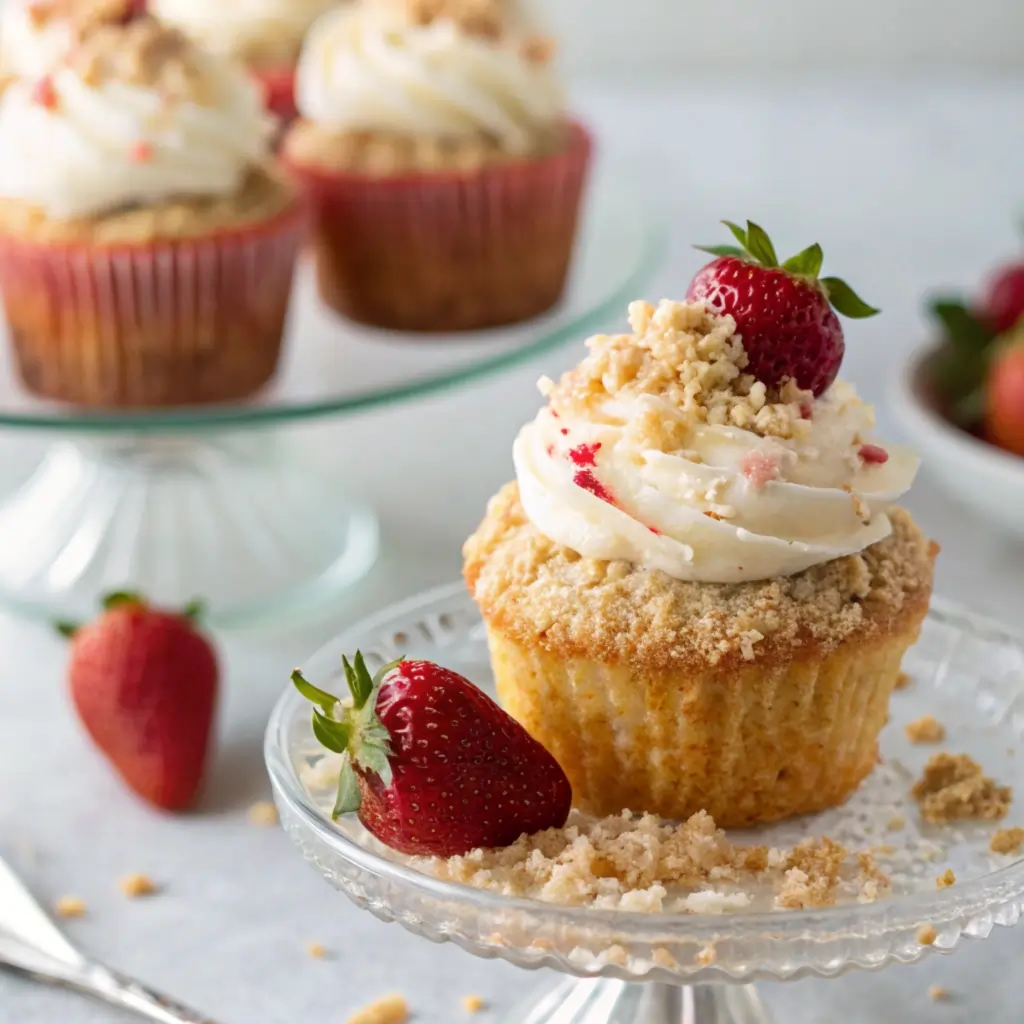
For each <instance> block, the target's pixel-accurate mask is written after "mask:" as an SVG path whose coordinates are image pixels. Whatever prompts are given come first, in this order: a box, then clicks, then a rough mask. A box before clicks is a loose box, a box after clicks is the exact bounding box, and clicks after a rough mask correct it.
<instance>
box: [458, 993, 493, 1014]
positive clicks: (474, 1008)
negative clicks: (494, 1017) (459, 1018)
mask: <svg viewBox="0 0 1024 1024" xmlns="http://www.w3.org/2000/svg"><path fill="white" fill-rule="evenodd" d="M459 1001H460V1003H461V1004H462V1008H463V1010H465V1011H466V1013H481V1012H483V1011H484V1010H486V1009H487V1003H486V1002H485V1001H484V999H483V997H482V996H474V995H469V996H463V997H462V999H461V1000H459Z"/></svg>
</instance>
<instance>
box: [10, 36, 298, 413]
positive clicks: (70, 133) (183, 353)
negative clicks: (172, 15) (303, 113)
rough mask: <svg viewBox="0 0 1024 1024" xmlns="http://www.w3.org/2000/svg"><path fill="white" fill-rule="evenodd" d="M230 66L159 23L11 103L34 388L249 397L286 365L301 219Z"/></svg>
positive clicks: (20, 88) (114, 401) (14, 250)
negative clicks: (283, 355)
mask: <svg viewBox="0 0 1024 1024" xmlns="http://www.w3.org/2000/svg"><path fill="white" fill-rule="evenodd" d="M272 131H273V123H272V119H271V118H270V117H269V115H267V114H266V113H265V112H264V111H263V108H262V104H261V100H260V96H259V93H258V89H257V88H256V86H255V85H254V84H253V83H252V82H251V81H250V80H249V78H248V77H247V76H246V75H245V73H244V72H243V71H241V70H240V69H237V68H236V67H235V66H234V65H232V64H230V63H227V62H223V61H221V60H219V59H217V58H214V57H212V56H210V55H208V54H206V53H204V52H202V51H200V50H199V49H197V48H196V47H195V46H193V45H192V44H191V43H190V42H189V41H188V40H187V39H186V38H185V37H184V36H183V35H181V34H180V33H178V32H176V31H174V30H171V29H166V28H164V27H162V26H161V25H159V24H158V23H157V22H155V21H153V20H151V19H146V18H143V19H138V20H134V21H132V22H130V23H129V24H127V25H124V26H116V27H115V26H108V27H104V28H100V29H97V30H95V31H94V32H92V33H91V34H90V35H89V36H88V38H86V39H85V40H84V41H83V42H82V43H81V44H80V45H79V46H78V47H77V48H76V49H75V50H74V51H73V52H72V54H71V55H70V56H69V57H68V58H67V59H66V61H65V62H64V63H63V64H61V65H60V66H59V67H57V68H56V69H55V70H54V71H53V72H52V73H51V74H48V75H45V76H44V77H42V78H39V79H37V80H35V81H32V82H29V81H19V82H15V83H14V84H13V85H11V86H10V87H9V88H8V89H7V91H6V92H5V93H4V96H3V99H2V101H0V289H2V292H3V297H4V303H5V306H6V312H7V319H8V321H9V323H10V335H11V339H12V342H13V345H14V351H15V356H16V362H17V366H18V369H19V371H20V374H21V376H22V379H23V380H24V383H25V384H26V386H27V387H28V388H29V389H30V390H32V391H34V392H36V393H38V394H40V395H44V396H46V397H50V398H55V399H62V400H65V401H70V402H75V403H79V404H83V405H92V406H152V405H176V404H184V403H192V402H211V401H222V400H226V399H232V398H239V397H242V396H245V395H248V394H251V393H252V392H254V391H255V390H257V389H258V388H260V387H261V386H262V385H263V384H264V383H265V382H266V381H267V380H268V379H269V378H270V377H271V376H272V374H273V372H274V369H275V367H276V365H277V361H278V355H279V352H280V348H281V339H282V332H283V327H284V321H285V316H286V313H287V309H288V303H289V297H290V293H291V282H292V273H293V268H294V264H295V260H296V258H297V254H298V251H299V248H300V246H301V244H302V238H303V232H304V226H305V218H304V213H303V208H302V204H301V203H300V202H299V200H298V199H297V197H296V195H295V193H294V191H293V188H292V187H291V186H290V185H289V184H287V183H286V182H284V181H282V180H280V179H279V178H278V177H277V176H276V175H275V172H273V171H272V170H268V163H267V161H268V160H269V159H270V149H269V139H270V136H271V134H272Z"/></svg>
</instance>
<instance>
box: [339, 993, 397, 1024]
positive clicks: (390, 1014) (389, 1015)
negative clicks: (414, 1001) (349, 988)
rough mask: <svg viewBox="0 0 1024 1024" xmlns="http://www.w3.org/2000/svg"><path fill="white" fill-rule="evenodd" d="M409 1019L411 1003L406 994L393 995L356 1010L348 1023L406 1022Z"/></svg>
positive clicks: (384, 1023) (389, 1023)
mask: <svg viewBox="0 0 1024 1024" xmlns="http://www.w3.org/2000/svg"><path fill="white" fill-rule="evenodd" d="M408 1019H409V1004H408V1003H407V1002H406V1001H405V998H404V996H399V995H391V996H385V997H384V998H383V999H378V1000H377V1001H376V1002H375V1003H371V1004H370V1005H369V1006H364V1007H363V1008H362V1009H361V1010H356V1012H355V1013H353V1014H352V1016H351V1017H349V1019H348V1024H405V1022H406V1021H407V1020H408Z"/></svg>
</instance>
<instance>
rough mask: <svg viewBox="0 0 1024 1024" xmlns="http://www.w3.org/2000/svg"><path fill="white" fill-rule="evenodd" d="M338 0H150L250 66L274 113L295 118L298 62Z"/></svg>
mask: <svg viewBox="0 0 1024 1024" xmlns="http://www.w3.org/2000/svg"><path fill="white" fill-rule="evenodd" d="M336 2H337V0H149V9H150V10H151V11H152V13H153V14H154V15H156V17H158V18H160V19H161V20H162V21H164V22H165V23H166V24H168V25H173V26H175V27H176V28H180V29H181V30H182V31H183V32H185V33H186V34H187V35H189V36H190V37H192V38H193V39H195V40H196V41H197V42H199V43H200V44H201V45H202V46H204V47H206V49H207V50H209V51H210V52H211V53H215V54H217V55H218V56H222V57H231V58H233V59H235V60H239V61H241V62H242V63H244V64H245V65H246V66H247V67H248V68H249V69H250V71H252V73H253V74H254V75H255V76H256V77H257V78H258V79H259V81H260V82H261V84H262V86H263V89H264V91H265V99H266V104H267V107H268V109H270V110H271V111H273V113H275V114H276V115H277V116H278V117H280V118H281V119H282V120H283V121H285V122H286V123H287V122H289V121H291V120H292V118H294V116H295V62H296V60H297V59H298V56H299V50H300V48H301V46H302V39H303V37H304V36H305V34H306V31H307V29H308V28H309V26H310V25H312V24H313V22H314V21H315V20H316V19H317V18H318V17H319V16H320V15H321V14H323V13H324V11H326V10H327V9H328V8H330V7H333V6H334V5H335V3H336Z"/></svg>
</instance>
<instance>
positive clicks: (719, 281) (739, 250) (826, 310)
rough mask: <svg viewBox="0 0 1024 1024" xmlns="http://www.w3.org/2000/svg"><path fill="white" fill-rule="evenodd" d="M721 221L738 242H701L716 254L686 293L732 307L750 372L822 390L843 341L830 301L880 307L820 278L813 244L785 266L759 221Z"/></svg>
mask: <svg viewBox="0 0 1024 1024" xmlns="http://www.w3.org/2000/svg"><path fill="white" fill-rule="evenodd" d="M722 223H723V224H725V226H726V227H727V228H728V229H729V230H730V231H731V232H732V233H733V235H734V237H735V238H736V240H737V241H738V242H739V246H734V245H708V246H698V248H699V249H700V250H701V251H702V252H709V253H711V254H712V255H714V256H717V257H718V259H716V260H713V261H712V262H711V263H709V264H708V265H707V266H705V267H704V268H703V269H701V270H699V271H698V272H697V276H696V277H695V278H694V279H693V281H692V282H691V283H690V288H689V290H688V291H687V293H686V297H687V298H688V299H690V300H692V301H699V302H704V303H705V304H706V305H707V307H708V308H709V309H711V310H713V311H714V312H716V313H728V314H729V315H730V316H731V317H732V318H733V319H734V320H735V321H736V331H737V333H738V334H739V335H740V336H741V337H742V339H743V348H744V351H745V352H746V353H747V372H748V373H750V374H752V375H753V376H754V377H755V378H756V379H757V380H759V381H761V382H762V383H764V384H766V385H767V386H768V387H772V388H774V387H778V386H779V385H780V384H781V383H782V382H783V381H784V380H785V379H787V378H789V379H792V380H793V381H795V382H796V384H797V385H798V386H799V387H800V388H803V389H804V390H806V391H812V392H813V393H814V394H815V395H820V394H822V393H823V392H824V391H826V390H827V389H828V387H829V385H830V384H831V383H832V382H833V381H834V380H835V379H836V376H837V375H838V373H839V367H840V364H841V363H842V361H843V353H844V352H845V351H846V343H845V341H844V340H843V328H842V326H841V325H840V323H839V318H838V317H837V316H836V314H835V313H834V312H833V307H834V308H835V309H836V310H838V311H839V312H840V313H842V314H843V315H844V316H848V317H857V318H860V317H868V316H874V314H875V313H877V312H878V310H877V309H875V308H873V307H872V306H869V305H868V304H867V303H866V302H864V301H863V300H862V299H860V298H859V297H858V296H857V294H856V293H855V292H854V291H853V289H852V288H851V287H850V286H849V285H848V284H846V282H845V281H841V280H840V279H839V278H837V277H822V278H819V277H818V273H819V271H820V270H821V264H822V261H823V258H824V257H823V254H822V251H821V246H820V245H818V244H817V243H815V244H814V245H812V246H809V247H808V248H806V249H804V250H803V252H801V253H798V254H797V255H796V256H793V257H791V258H790V259H788V260H786V261H785V262H784V263H782V264H781V265H780V263H779V259H778V257H777V256H776V255H775V247H774V246H773V245H772V242H771V239H770V238H769V237H768V235H767V234H766V233H765V232H764V230H763V229H762V228H760V227H758V226H757V225H756V224H753V223H751V222H750V221H747V227H746V230H744V229H743V228H741V227H739V225H737V224H733V223H731V222H730V221H723V222H722Z"/></svg>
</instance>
